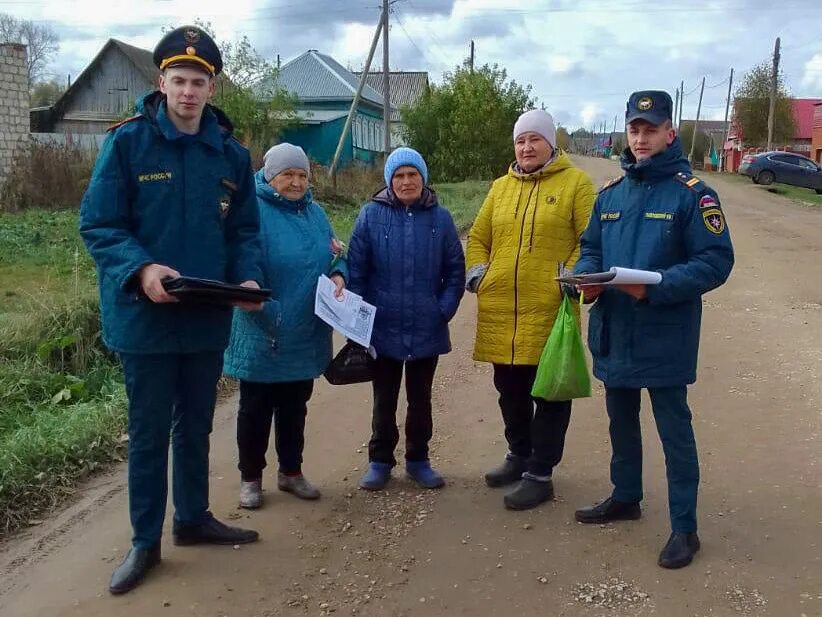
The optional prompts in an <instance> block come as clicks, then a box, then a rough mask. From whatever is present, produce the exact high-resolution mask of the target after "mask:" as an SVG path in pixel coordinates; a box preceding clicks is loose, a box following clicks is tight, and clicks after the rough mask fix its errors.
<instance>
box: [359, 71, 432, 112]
mask: <svg viewBox="0 0 822 617" xmlns="http://www.w3.org/2000/svg"><path fill="white" fill-rule="evenodd" d="M360 75H362V73H361V72H355V73H354V76H355V77H357V79H359V77H360ZM382 76H383V74H382V72H378V73H374V72H369V73H368V77H366V83H367V84H368V85H369V86H371V87H372V88H374V90H376V91H377V92H378V93H379V94H380V95H382V94H383V81H382ZM388 87H389V89H390V90H391V120H392V121H393V122H399V121H400V120H401V117H400V107H407V106H411V105H413V104H414V103H416V102H417V99H419V98H420V96H422V94H423V92H425V91H426V89H427V88H428V73H426V72H425V71H391V72H390V73H389V74H388Z"/></svg>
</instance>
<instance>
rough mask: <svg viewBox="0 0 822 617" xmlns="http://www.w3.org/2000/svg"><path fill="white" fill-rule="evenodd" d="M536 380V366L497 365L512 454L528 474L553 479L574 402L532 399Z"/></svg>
mask: <svg viewBox="0 0 822 617" xmlns="http://www.w3.org/2000/svg"><path fill="white" fill-rule="evenodd" d="M536 376H537V367H536V366H532V365H510V364H495V365H494V387H495V388H496V389H497V392H499V407H500V410H501V411H502V420H503V422H504V423H505V439H506V440H507V441H508V452H509V454H510V455H511V456H516V457H518V458H521V459H523V460H526V461H527V464H528V472H529V473H531V474H533V475H535V476H550V475H551V473H552V472H553V470H554V467H556V466H557V465H558V464H559V462H560V461H561V460H562V452H563V450H564V449H565V434H566V433H567V432H568V423H569V422H570V421H571V401H544V400H542V399H535V398H533V397H532V396H531V388H532V387H533V386H534V379H535V378H536Z"/></svg>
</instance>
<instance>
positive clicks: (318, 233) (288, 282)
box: [224, 170, 348, 383]
mask: <svg viewBox="0 0 822 617" xmlns="http://www.w3.org/2000/svg"><path fill="white" fill-rule="evenodd" d="M255 179H256V182H257V202H258V204H259V209H260V244H261V247H262V252H263V261H262V267H263V278H264V281H265V286H266V287H269V288H271V290H272V295H273V298H274V299H273V300H270V301H269V302H266V303H265V308H264V309H263V311H262V312H260V313H249V312H245V311H240V310H235V312H234V324H233V326H232V329H231V340H230V342H229V344H228V349H227V350H226V354H225V369H224V370H225V373H226V374H228V375H231V376H233V377H237V378H238V379H243V380H245V381H254V382H258V383H275V382H283V381H301V380H305V379H315V378H317V377H319V376H320V375H321V374H322V373H323V371H325V369H326V367H327V366H328V363H329V362H330V361H331V351H332V347H331V328H330V327H329V326H327V325H326V324H325V323H324V322H323V321H322V320H320V318H319V317H317V316H316V315H314V296H315V294H316V290H317V279H318V278H319V276H320V275H321V274H332V273H334V272H339V273H340V274H342V275H343V277H344V278H348V277H347V275H348V268H347V266H346V262H345V260H344V259H340V260H337V261H336V263H334V265H333V266H332V261H333V258H334V256H333V254H332V253H331V239H332V238H333V237H334V232H333V231H332V229H331V224H330V223H329V222H328V218H327V217H326V215H325V212H323V209H322V208H321V207H320V206H319V204H317V203H316V202H315V201H313V199H312V197H311V192H310V191H309V192H308V193H306V195H305V196H304V197H303V199H301V200H300V201H291V200H288V199H285V198H284V197H282V196H280V195H279V194H278V193H275V192H274V189H273V188H271V186H270V185H269V184H268V183H267V182H266V181H265V178H264V177H263V171H262V170H260V171H259V172H257V175H256V176H255Z"/></svg>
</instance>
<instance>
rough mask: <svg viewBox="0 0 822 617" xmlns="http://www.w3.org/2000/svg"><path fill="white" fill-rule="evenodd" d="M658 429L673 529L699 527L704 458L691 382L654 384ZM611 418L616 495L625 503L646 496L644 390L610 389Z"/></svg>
mask: <svg viewBox="0 0 822 617" xmlns="http://www.w3.org/2000/svg"><path fill="white" fill-rule="evenodd" d="M648 393H649V394H650V396H651V405H652V407H653V411H654V419H655V420H656V427H657V431H658V432H659V437H660V439H661V440H662V449H663V450H664V452H665V466H666V470H667V475H668V508H669V515H670V518H671V528H672V530H673V531H680V532H686V533H688V532H693V531H696V497H697V489H698V487H699V460H698V458H697V453H696V441H695V439H694V430H693V426H692V425H691V410H690V409H689V408H688V390H687V388H686V386H677V387H672V388H649V389H648ZM605 404H606V407H607V409H608V417H609V418H610V432H611V447H612V451H613V454H612V456H611V482H612V483H613V485H614V492H613V495H612V497H613V498H614V499H615V500H617V501H621V502H627V503H634V502H639V501H641V500H642V432H641V429H640V425H639V407H640V390H639V389H635V388H609V387H607V385H606V389H605Z"/></svg>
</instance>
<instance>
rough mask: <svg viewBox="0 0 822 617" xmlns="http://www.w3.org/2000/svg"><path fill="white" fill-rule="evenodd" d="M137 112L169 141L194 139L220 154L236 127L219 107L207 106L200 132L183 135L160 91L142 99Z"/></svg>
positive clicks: (204, 110)
mask: <svg viewBox="0 0 822 617" xmlns="http://www.w3.org/2000/svg"><path fill="white" fill-rule="evenodd" d="M137 112H138V113H141V114H143V116H145V117H146V119H147V120H148V121H149V122H150V123H151V124H152V126H154V127H155V129H156V130H157V132H159V133H160V134H161V135H162V136H163V137H165V138H166V139H167V140H169V141H175V140H177V139H181V138H184V137H192V138H193V139H196V140H198V141H201V142H203V143H204V144H206V145H208V146H211V147H212V148H214V149H215V150H219V151H220V152H222V151H223V146H224V144H225V140H226V139H228V138H229V137H231V136H232V134H233V132H234V125H233V124H231V121H230V120H229V119H228V117H227V116H226V115H225V114H224V113H223V112H222V111H221V110H220V109H219V108H218V107H214V106H213V105H208V104H206V106H205V108H204V109H203V117H202V120H200V130H199V132H198V133H197V134H196V135H191V136H187V135H185V134H184V133H181V132H180V131H178V130H177V127H176V126H174V123H173V122H172V121H171V119H170V118H169V117H168V110H167V107H166V96H165V94H163V93H162V92H160V91H159V90H156V91H154V92H151V93H149V94H147V95H145V96H144V97H143V98H142V99H140V100H139V101H138V102H137Z"/></svg>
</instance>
